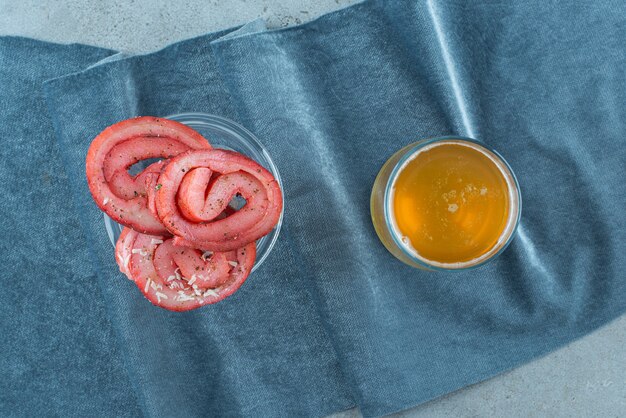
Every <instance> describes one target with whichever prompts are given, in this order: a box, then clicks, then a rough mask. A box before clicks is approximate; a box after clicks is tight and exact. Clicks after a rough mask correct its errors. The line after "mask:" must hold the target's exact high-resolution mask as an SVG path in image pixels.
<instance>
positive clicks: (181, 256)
mask: <svg viewBox="0 0 626 418" xmlns="http://www.w3.org/2000/svg"><path fill="white" fill-rule="evenodd" d="M172 241H173V239H172V238H171V237H163V236H155V235H147V234H141V233H138V232H135V231H132V230H131V229H130V228H124V231H123V232H122V235H121V236H120V238H119V240H118V244H117V248H119V250H116V254H118V257H117V259H118V263H120V262H121V263H122V264H121V266H120V269H122V266H127V271H128V272H129V274H130V278H131V279H132V280H133V281H134V282H135V283H136V284H137V287H138V288H139V289H140V290H141V292H142V293H143V294H144V296H145V297H146V298H147V299H148V300H149V301H150V302H152V303H153V304H154V305H157V306H160V307H162V308H165V309H169V310H171V311H188V310H191V309H195V308H198V307H200V306H203V305H207V304H213V303H217V302H219V301H221V300H223V299H225V298H227V297H228V296H230V295H232V294H233V293H235V292H236V291H237V289H239V287H241V285H242V284H243V283H244V282H245V280H246V279H247V278H248V275H249V274H250V272H251V271H252V267H253V266H254V261H255V258H256V244H255V243H250V244H248V245H246V246H244V247H243V248H238V249H237V250H234V251H228V252H215V253H208V252H203V251H200V250H197V249H195V248H190V247H180V246H174V245H173V242H172ZM129 253H130V259H129V261H128V262H125V259H124V257H125V256H126V255H128V254H129ZM125 269H126V267H125ZM122 271H124V270H122Z"/></svg>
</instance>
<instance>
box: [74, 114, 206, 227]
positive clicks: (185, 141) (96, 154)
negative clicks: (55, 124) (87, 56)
mask: <svg viewBox="0 0 626 418" xmlns="http://www.w3.org/2000/svg"><path fill="white" fill-rule="evenodd" d="M190 149H211V145H210V144H209V142H208V141H207V140H206V139H205V138H204V137H203V136H202V135H200V134H199V133H198V132H196V131H195V130H193V129H191V128H189V127H188V126H185V125H183V124H181V123H178V122H175V121H172V120H168V119H163V118H156V117H152V116H143V117H138V118H133V119H128V120H125V121H122V122H119V123H116V124H114V125H111V126H109V127H108V128H106V129H105V130H104V131H102V132H101V133H100V134H99V135H98V136H97V137H96V138H95V139H94V140H93V142H92V143H91V146H90V147H89V151H88V152H87V160H86V173H87V182H88V184H89V190H90V191H91V194H92V196H93V198H94V200H95V202H96V204H97V205H98V207H100V209H102V210H103V211H104V212H105V213H106V214H107V215H109V216H110V217H111V218H112V219H114V220H115V221H116V222H118V223H120V224H122V225H125V226H128V227H130V228H133V229H134V230H136V231H138V232H142V233H149V234H156V235H159V234H164V235H165V234H169V232H168V230H167V229H166V228H164V226H163V225H162V224H161V222H160V221H159V219H158V217H156V216H155V215H154V214H153V213H152V212H151V211H150V209H149V207H148V197H147V196H148V194H147V190H146V184H149V185H150V184H153V180H154V179H153V177H154V174H156V173H158V172H159V171H160V170H161V167H162V165H163V163H162V162H158V163H155V164H152V165H150V166H149V167H148V168H147V169H146V170H144V172H142V173H139V174H138V175H135V176H132V175H130V174H129V173H128V169H129V168H130V167H131V166H132V165H133V164H135V163H137V162H139V161H142V160H146V159H152V158H164V159H166V158H171V157H174V156H176V155H178V154H180V153H181V152H184V151H187V150H190Z"/></svg>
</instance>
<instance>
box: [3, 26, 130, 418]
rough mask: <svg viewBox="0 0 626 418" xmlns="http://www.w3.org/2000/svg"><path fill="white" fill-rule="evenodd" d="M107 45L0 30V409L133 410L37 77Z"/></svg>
mask: <svg viewBox="0 0 626 418" xmlns="http://www.w3.org/2000/svg"><path fill="white" fill-rule="evenodd" d="M110 54H111V51H106V50H100V49H95V48H91V47H85V46H81V45H53V44H46V43H42V42H38V41H33V40H30V39H21V38H0V141H1V146H0V196H2V201H1V202H0V230H2V231H3V234H4V236H3V239H2V240H0V254H1V255H2V269H1V270H0V271H1V273H0V278H1V280H2V291H1V292H0V353H2V355H1V356H0V376H1V378H0V416H3V417H8V416H31V417H32V416H68V415H74V416H103V415H107V416H119V417H122V416H137V415H139V414H140V411H141V410H140V408H139V405H138V403H137V398H136V396H135V392H134V391H133V389H132V387H131V381H130V380H129V377H128V374H127V372H126V371H125V366H124V365H123V362H122V352H121V351H120V349H119V348H118V344H117V342H116V336H115V333H114V331H113V328H112V326H111V322H110V320H109V318H108V315H107V313H106V310H107V304H106V302H105V300H104V299H103V292H102V290H101V287H100V286H98V284H97V281H96V275H95V269H94V268H93V263H92V261H91V259H90V257H89V256H88V251H87V248H88V247H89V244H88V241H87V240H86V239H85V235H84V233H83V231H82V230H81V228H80V225H79V222H78V216H77V212H76V208H75V206H74V205H73V204H72V199H71V198H70V188H69V182H68V178H67V175H66V173H65V170H64V168H63V164H62V162H61V158H60V154H59V147H58V145H57V142H56V141H55V139H54V132H53V129H52V123H51V121H50V118H49V117H48V112H47V110H46V106H45V103H44V101H43V98H42V95H41V83H42V82H43V81H44V80H46V79H48V78H50V77H56V76H59V75H61V74H66V73H68V72H72V71H78V70H79V69H82V68H84V67H86V66H87V65H89V64H91V63H93V62H94V61H97V60H100V59H102V58H104V57H106V56H108V55H110Z"/></svg>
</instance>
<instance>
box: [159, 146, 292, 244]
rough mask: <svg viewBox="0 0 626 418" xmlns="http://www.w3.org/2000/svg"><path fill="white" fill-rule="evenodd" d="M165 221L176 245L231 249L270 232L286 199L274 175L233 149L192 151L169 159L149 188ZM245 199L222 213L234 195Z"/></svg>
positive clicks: (163, 221) (161, 218)
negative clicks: (240, 206)
mask: <svg viewBox="0 0 626 418" xmlns="http://www.w3.org/2000/svg"><path fill="white" fill-rule="evenodd" d="M149 193H154V194H155V197H154V202H155V206H156V209H157V212H158V215H159V218H160V220H161V222H162V223H163V225H164V226H165V227H166V228H167V229H168V231H169V232H171V233H172V234H174V235H176V236H177V240H176V241H175V244H176V245H180V244H182V245H187V246H191V247H194V248H202V249H204V250H211V251H230V250H235V249H237V248H240V247H242V246H244V245H246V244H249V243H252V242H254V241H256V240H257V239H259V238H261V237H262V236H264V235H266V234H267V233H269V232H270V231H271V230H272V228H274V226H275V225H276V223H277V222H278V219H279V218H280V214H281V212H282V207H283V198H282V193H281V190H280V186H279V185H278V182H277V181H276V179H275V178H274V176H272V174H271V173H270V172H269V171H267V170H266V169H265V168H263V167H262V166H261V165H259V164H258V163H256V162H255V161H253V160H251V159H249V158H247V157H245V156H244V155H241V154H239V153H236V152H233V151H226V150H219V149H211V150H190V151H186V152H183V153H181V154H179V155H177V156H176V157H174V158H171V159H170V160H169V161H168V162H167V165H166V166H165V167H164V168H163V169H162V171H161V174H160V175H159V178H158V185H157V187H155V188H154V189H149ZM236 194H237V195H240V196H242V197H243V198H244V199H245V200H246V203H245V205H244V206H243V207H242V208H241V209H239V210H237V211H236V212H235V213H233V214H230V215H229V216H226V217H221V216H220V214H222V213H223V212H224V210H225V209H226V208H227V206H228V204H229V202H230V201H231V199H232V198H233V197H234V196H235V195H236Z"/></svg>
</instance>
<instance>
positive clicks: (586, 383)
mask: <svg viewBox="0 0 626 418" xmlns="http://www.w3.org/2000/svg"><path fill="white" fill-rule="evenodd" d="M356 2H357V1H356V0H315V1H302V0H228V1H225V0H209V1H207V0H190V1H186V2H172V1H164V0H135V1H133V0H127V1H122V0H82V1H79V0H63V1H59V0H56V1H54V0H22V1H17V0H0V35H20V36H27V37H33V38H36V39H42V40H48V41H54V42H61V43H70V42H80V43H86V44H89V45H96V46H102V47H107V48H112V49H116V50H121V51H126V52H132V53H140V52H148V51H152V50H155V49H159V48H161V47H163V46H165V45H167V44H170V43H172V42H175V41H179V40H182V39H185V38H190V37H193V36H197V35H200V34H203V33H206V32H212V31H215V30H219V29H225V28H228V27H231V26H234V25H238V24H242V23H245V22H248V21H250V20H253V19H256V18H259V17H261V18H264V19H266V20H267V21H268V23H269V25H270V26H272V27H282V26H288V25H295V24H299V23H303V22H305V21H307V20H310V19H313V18H315V17H316V16H319V15H321V14H323V13H326V12H329V11H332V10H336V9H339V8H342V7H346V6H348V5H350V4H353V3H356ZM625 278H626V277H625ZM625 347H626V317H622V318H620V319H618V320H617V321H614V322H613V323H611V324H609V325H607V326H605V327H604V328H602V329H600V330H598V331H596V332H595V333H593V334H591V335H589V336H587V337H585V338H583V339H582V340H579V341H577V342H574V343H572V344H570V345H568V346H567V347H564V348H562V349H560V350H558V351H556V352H554V353H551V354H549V355H547V356H545V357H543V358H541V359H539V360H536V361H534V362H532V363H530V364H527V365H524V366H522V367H519V368H517V369H515V370H513V371H511V372H508V373H505V374H503V375H500V376H498V377H496V378H493V379H491V380H488V381H486V382H483V383H480V384H476V385H473V386H470V387H467V388H465V389H462V390H460V391H457V392H455V393H452V394H449V395H447V396H445V397H442V398H439V399H437V400H434V401H432V402H429V403H427V404H424V405H421V406H418V407H416V408H414V409H410V410H407V411H403V412H400V413H398V414H396V415H393V416H394V417H397V418H400V417H403V418H406V417H416V418H417V417H448V416H455V417H485V416H496V417H499V416H502V417H571V416H585V417H596V416H598V417H622V416H625V415H626V412H625V411H626V348H625ZM416 373H419V371H418V370H416ZM357 417H360V414H359V412H358V410H350V411H345V412H340V413H337V414H334V415H332V418H357Z"/></svg>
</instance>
